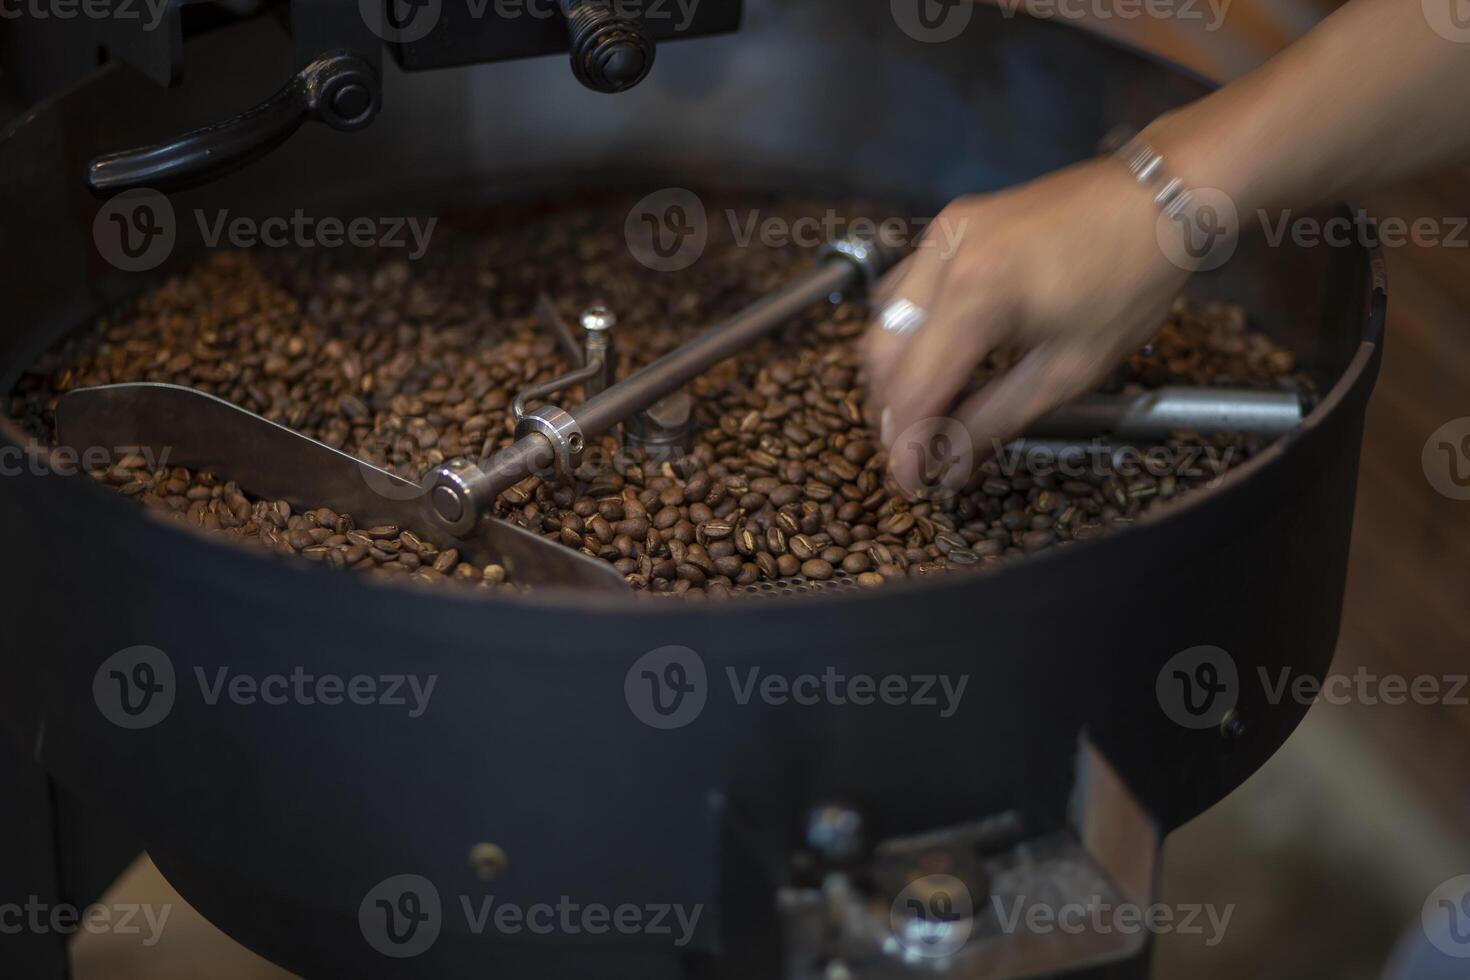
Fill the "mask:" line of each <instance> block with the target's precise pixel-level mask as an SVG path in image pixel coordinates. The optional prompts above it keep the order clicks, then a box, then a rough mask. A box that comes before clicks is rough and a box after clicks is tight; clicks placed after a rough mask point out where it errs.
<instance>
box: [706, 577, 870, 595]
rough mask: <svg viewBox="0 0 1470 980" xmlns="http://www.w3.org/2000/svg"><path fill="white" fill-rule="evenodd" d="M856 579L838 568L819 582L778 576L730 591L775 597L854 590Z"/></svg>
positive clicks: (739, 593) (856, 585) (856, 586)
mask: <svg viewBox="0 0 1470 980" xmlns="http://www.w3.org/2000/svg"><path fill="white" fill-rule="evenodd" d="M861 588H862V586H861V585H858V583H857V579H856V578H854V577H853V576H851V575H849V574H847V573H846V572H844V571H841V570H839V571H838V572H837V574H835V575H833V576H832V577H831V578H829V579H827V581H825V582H819V581H816V580H815V579H808V578H802V577H801V576H792V577H791V578H778V579H776V580H775V581H774V582H752V583H751V584H750V585H742V586H739V587H737V588H735V589H732V590H731V591H732V592H734V593H735V594H736V595H742V596H757V597H759V598H762V599H776V598H780V597H781V596H790V595H805V594H808V593H818V592H854V591H856V590H858V589H861Z"/></svg>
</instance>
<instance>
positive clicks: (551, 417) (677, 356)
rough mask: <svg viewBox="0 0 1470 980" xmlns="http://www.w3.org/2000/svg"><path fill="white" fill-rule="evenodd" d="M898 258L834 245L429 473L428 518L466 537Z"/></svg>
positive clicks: (849, 244) (865, 284)
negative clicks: (614, 374)
mask: <svg viewBox="0 0 1470 980" xmlns="http://www.w3.org/2000/svg"><path fill="white" fill-rule="evenodd" d="M899 257H900V254H899V253H898V252H897V251H896V250H893V249H890V248H886V247H884V246H882V245H881V244H879V243H878V242H876V241H873V240H870V239H864V238H857V237H853V238H847V239H843V240H842V241H839V242H835V243H833V244H832V245H831V246H829V247H828V248H827V249H825V250H824V251H823V253H822V255H821V256H820V257H819V260H818V266H817V268H816V269H814V270H813V271H811V272H809V273H807V274H806V275H805V276H802V277H801V278H800V279H798V280H797V281H796V282H794V283H792V284H791V285H789V286H786V287H785V288H784V289H781V290H778V291H777V292H775V293H772V294H770V295H769V296H766V297H765V298H763V299H761V300H759V301H758V302H756V303H755V304H753V305H752V306H750V307H747V308H746V309H745V310H743V311H742V312H740V313H737V314H736V315H735V316H734V317H732V318H731V319H729V320H727V321H725V322H724V323H721V324H719V325H718V326H714V327H711V328H710V329H708V330H706V331H705V332H704V333H702V334H700V335H699V336H697V337H695V338H694V339H693V340H691V341H690V342H689V343H687V344H685V345H684V346H683V347H680V348H679V349H678V350H675V351H672V352H670V353H669V354H666V355H664V356H663V357H661V358H659V359H658V360H656V361H654V362H653V363H652V364H649V365H648V366H647V367H644V368H643V369H642V370H640V371H638V372H636V373H634V374H633V375H631V376H630V377H628V378H625V379H624V380H622V381H619V382H617V383H616V384H612V385H609V386H608V387H607V388H606V389H605V390H603V391H600V392H597V393H595V394H591V396H590V397H589V398H588V399H587V400H586V401H585V402H583V403H582V404H581V405H579V406H577V407H576V408H573V409H571V410H570V411H567V410H563V409H560V408H556V407H553V406H543V407H542V408H539V409H537V410H535V411H534V412H530V413H527V414H526V415H525V416H524V417H523V418H520V419H519V420H518V424H517V427H516V434H517V436H518V438H517V439H516V441H515V443H513V444H512V445H511V446H509V447H508V448H506V449H504V450H502V451H501V452H499V453H496V454H494V455H492V456H490V457H488V458H486V459H483V460H481V461H480V462H479V464H478V465H477V464H475V463H472V462H470V461H469V460H456V461H454V462H452V463H449V464H447V465H445V466H443V467H440V468H439V469H438V470H437V471H435V472H433V473H430V474H429V476H428V477H427V479H426V480H425V483H424V486H425V490H426V491H427V492H428V496H429V500H430V503H431V506H430V510H431V512H432V513H433V515H434V516H435V518H436V519H437V520H438V521H439V522H440V524H441V526H442V527H443V528H444V529H445V530H446V531H449V532H450V533H454V534H465V533H468V532H469V531H470V529H472V528H473V527H474V526H475V525H476V524H477V523H479V521H480V519H481V518H482V517H483V516H484V515H486V514H489V513H491V511H492V510H493V508H494V506H495V500H496V498H497V497H499V496H500V494H501V493H503V492H505V491H506V490H508V489H509V488H510V487H512V486H514V485H515V484H517V483H519V482H520V481H521V480H524V479H525V478H526V477H527V476H530V475H532V474H535V473H547V474H550V473H556V474H559V475H561V476H562V477H564V478H565V477H566V476H568V475H570V473H571V472H572V471H573V470H575V469H576V468H577V466H579V465H580V463H581V458H582V454H583V452H584V450H585V449H586V446H587V440H588V439H590V438H593V437H596V436H599V435H601V434H603V433H604V432H607V431H609V430H611V429H612V428H613V427H614V426H616V425H618V424H619V423H621V422H624V421H626V420H627V419H629V418H630V417H632V416H633V415H634V414H635V413H637V412H640V411H643V410H644V409H646V408H648V407H649V406H651V405H653V404H655V403H657V402H658V401H660V400H662V399H663V398H664V397H665V396H667V395H669V394H670V393H672V392H674V391H676V390H678V389H679V388H681V387H683V386H684V385H685V384H687V383H689V382H690V381H692V380H694V379H695V378H697V377H698V376H699V375H701V374H703V373H704V372H705V371H707V370H709V369H710V368H712V367H714V366H715V365H716V364H718V363H720V362H721V361H723V360H726V359H727V358H730V357H733V356H734V355H736V354H738V353H740V352H741V351H743V350H745V349H746V348H748V347H749V346H750V345H751V344H753V343H755V342H756V341H757V340H759V339H760V338H761V337H763V336H765V335H766V334H768V333H770V332H771V331H773V330H775V329H776V328H777V327H779V326H781V324H783V323H785V322H787V321H788V320H790V319H791V318H792V317H794V316H796V315H797V314H798V313H800V312H801V311H803V310H805V309H806V308H808V307H810V306H812V305H814V304H815V303H818V302H821V301H823V300H826V299H829V298H830V297H832V296H837V295H848V294H851V293H853V292H856V291H860V290H864V289H867V288H869V287H871V286H872V285H873V284H874V283H876V282H877V280H878V279H879V277H881V276H882V275H883V273H884V272H886V271H887V270H888V269H889V268H891V267H892V265H893V264H894V263H895V262H896V261H897V259H898V258H899ZM583 325H584V326H586V325H587V324H586V322H585V321H584V324H583ZM560 380H563V381H564V380H566V379H560Z"/></svg>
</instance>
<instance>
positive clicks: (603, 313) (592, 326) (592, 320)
mask: <svg viewBox="0 0 1470 980" xmlns="http://www.w3.org/2000/svg"><path fill="white" fill-rule="evenodd" d="M581 322H582V329H583V330H586V331H587V332H588V333H603V332H604V331H607V330H611V329H612V328H613V327H615V326H617V325H618V318H617V314H615V313H613V311H612V310H610V309H608V308H607V307H606V306H601V305H599V306H589V307H587V309H585V310H583V311H582V317H581Z"/></svg>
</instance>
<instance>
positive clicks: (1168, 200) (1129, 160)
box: [1113, 136, 1194, 218]
mask: <svg viewBox="0 0 1470 980" xmlns="http://www.w3.org/2000/svg"><path fill="white" fill-rule="evenodd" d="M1113 155H1114V156H1116V157H1117V158H1118V159H1119V160H1121V161H1123V165H1124V166H1125V167H1127V168H1128V172H1129V173H1130V174H1132V175H1133V179H1134V180H1136V181H1138V183H1139V185H1140V186H1142V187H1145V188H1148V189H1153V188H1154V187H1158V190H1157V191H1156V192H1155V193H1154V204H1156V205H1158V207H1159V208H1160V210H1162V211H1163V212H1164V213H1165V214H1166V215H1168V216H1169V217H1171V218H1173V217H1176V216H1178V215H1180V214H1182V213H1184V211H1185V210H1187V209H1188V208H1189V205H1190V202H1191V201H1192V200H1193V199H1194V191H1192V190H1191V189H1190V188H1188V187H1186V186H1185V184H1184V181H1182V180H1180V179H1179V178H1178V177H1173V176H1170V175H1169V174H1168V173H1166V172H1165V170H1164V155H1163V154H1162V153H1160V152H1159V151H1158V150H1156V149H1154V148H1153V147H1152V146H1150V145H1149V144H1148V143H1147V142H1145V141H1144V139H1143V137H1141V136H1135V137H1133V138H1132V139H1130V140H1129V141H1128V142H1127V143H1125V144H1123V146H1122V147H1121V148H1120V149H1119V150H1118V151H1117V152H1116V153H1114V154H1113Z"/></svg>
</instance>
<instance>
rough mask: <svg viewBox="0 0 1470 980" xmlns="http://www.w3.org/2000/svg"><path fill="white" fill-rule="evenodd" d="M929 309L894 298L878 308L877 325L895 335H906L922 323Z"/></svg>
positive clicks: (927, 315) (926, 317) (927, 316)
mask: <svg viewBox="0 0 1470 980" xmlns="http://www.w3.org/2000/svg"><path fill="white" fill-rule="evenodd" d="M927 319H929V311H928V310H926V309H924V308H923V307H921V306H918V305H916V304H914V303H910V302H909V301H908V300H906V299H894V300H889V301H888V302H887V303H884V304H883V306H882V307H880V308H879V310H878V326H879V328H880V329H882V330H883V331H884V332H885V333H890V334H892V335H893V336H895V337H907V336H909V335H910V334H913V333H914V332H915V331H917V330H918V329H919V328H920V327H922V326H923V325H924V321H925V320H927Z"/></svg>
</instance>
